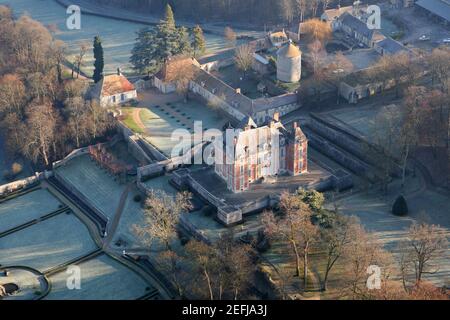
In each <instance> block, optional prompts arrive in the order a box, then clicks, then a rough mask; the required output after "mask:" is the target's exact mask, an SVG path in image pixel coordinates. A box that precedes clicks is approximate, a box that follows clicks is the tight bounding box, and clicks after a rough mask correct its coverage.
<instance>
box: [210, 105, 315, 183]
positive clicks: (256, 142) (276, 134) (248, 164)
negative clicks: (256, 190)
mask: <svg viewBox="0 0 450 320" xmlns="http://www.w3.org/2000/svg"><path fill="white" fill-rule="evenodd" d="M242 127H243V129H239V130H236V131H234V143H231V144H230V143H229V144H226V145H225V146H224V153H223V157H224V161H223V162H222V163H217V161H216V164H215V172H216V173H217V174H218V175H219V176H220V177H221V178H222V179H224V180H225V182H226V183H227V186H228V189H229V190H231V191H233V192H241V191H244V190H247V189H248V188H249V186H250V184H251V183H252V182H254V181H256V180H258V179H261V178H267V177H276V176H277V175H279V174H283V173H288V174H290V175H299V174H302V173H304V172H306V171H307V170H308V140H307V138H306V136H305V134H304V133H303V131H302V130H301V128H300V127H299V126H298V125H297V123H296V122H294V123H293V125H292V126H291V128H289V129H287V128H285V127H284V126H283V124H282V123H281V122H280V121H279V116H278V114H277V113H276V114H275V115H274V118H273V119H272V120H271V121H269V123H268V124H267V125H264V126H261V127H258V126H257V125H256V124H255V122H254V121H253V120H252V119H251V118H249V117H247V118H246V119H245V120H244V122H243V125H242ZM226 157H229V158H228V159H230V160H228V161H227V160H226Z"/></svg>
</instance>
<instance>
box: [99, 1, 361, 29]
mask: <svg viewBox="0 0 450 320" xmlns="http://www.w3.org/2000/svg"><path fill="white" fill-rule="evenodd" d="M96 1H97V2H99V3H102V4H107V5H111V4H112V5H116V6H120V7H124V8H127V9H131V10H136V11H137V10H138V11H139V12H142V11H147V12H149V13H151V14H155V13H161V12H163V11H164V8H165V6H166V5H167V4H170V5H171V6H173V8H174V10H175V12H176V14H177V16H178V17H180V18H183V19H190V20H194V21H198V22H204V21H214V20H220V21H227V22H241V23H246V24H248V23H253V24H256V25H265V24H276V23H283V24H286V23H292V22H294V21H296V20H301V21H303V19H305V18H307V17H316V16H317V15H318V14H320V13H321V12H323V10H324V9H325V8H328V7H330V6H331V5H334V6H335V5H337V4H338V3H340V4H341V5H345V4H351V3H352V1H345V0H342V1H339V0H335V1H333V0H276V1H274V0H246V1H240V0H211V1H205V0H171V1H167V0H131V1H130V0H96Z"/></svg>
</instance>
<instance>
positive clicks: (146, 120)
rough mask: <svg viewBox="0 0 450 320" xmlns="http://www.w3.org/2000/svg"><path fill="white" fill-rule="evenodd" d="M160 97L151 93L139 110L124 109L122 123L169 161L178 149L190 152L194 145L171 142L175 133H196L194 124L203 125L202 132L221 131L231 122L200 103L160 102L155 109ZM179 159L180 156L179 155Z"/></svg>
mask: <svg viewBox="0 0 450 320" xmlns="http://www.w3.org/2000/svg"><path fill="white" fill-rule="evenodd" d="M155 96H156V99H158V94H157V93H154V92H151V93H147V94H145V95H143V96H142V99H141V101H140V102H139V107H138V108H134V107H127V108H124V109H123V110H124V111H123V114H124V116H125V119H124V120H123V123H124V124H125V125H126V126H127V127H129V128H130V129H131V130H133V131H134V132H136V133H140V134H142V135H143V137H144V138H145V139H146V140H147V141H148V142H149V143H150V144H152V145H153V146H155V147H156V148H157V149H158V150H159V151H161V152H162V153H163V154H165V155H166V156H168V157H170V156H171V154H172V150H173V148H174V147H175V146H178V147H182V148H190V147H191V146H192V142H191V141H185V142H184V144H181V145H180V142H179V141H178V139H176V140H172V133H173V132H174V130H176V129H184V130H187V131H186V132H188V133H190V134H193V133H194V122H195V121H201V125H202V128H201V130H203V131H205V130H207V129H211V128H215V129H219V130H221V129H222V127H223V126H224V125H225V124H226V123H227V120H228V118H227V117H226V116H224V115H222V114H221V113H219V112H218V111H216V110H214V109H213V108H212V107H209V106H206V105H205V104H204V103H203V102H200V101H199V100H197V99H190V100H189V101H188V102H186V103H184V102H183V101H180V100H178V101H173V100H169V101H167V102H166V101H161V102H163V103H161V104H158V105H155V104H154V103H152V102H153V101H154V99H153V98H154V97H155ZM177 155H178V154H177Z"/></svg>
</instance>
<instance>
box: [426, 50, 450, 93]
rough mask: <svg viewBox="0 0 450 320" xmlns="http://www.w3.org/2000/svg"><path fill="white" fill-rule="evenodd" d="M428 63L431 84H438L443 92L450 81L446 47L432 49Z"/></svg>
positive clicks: (449, 56) (448, 58) (449, 62)
mask: <svg viewBox="0 0 450 320" xmlns="http://www.w3.org/2000/svg"><path fill="white" fill-rule="evenodd" d="M429 63H430V71H431V76H432V81H433V83H435V82H438V83H440V84H441V85H442V90H443V91H444V92H445V91H446V90H447V89H448V87H449V79H450V49H449V48H446V47H439V48H436V49H434V50H433V51H432V53H431V55H430V57H429Z"/></svg>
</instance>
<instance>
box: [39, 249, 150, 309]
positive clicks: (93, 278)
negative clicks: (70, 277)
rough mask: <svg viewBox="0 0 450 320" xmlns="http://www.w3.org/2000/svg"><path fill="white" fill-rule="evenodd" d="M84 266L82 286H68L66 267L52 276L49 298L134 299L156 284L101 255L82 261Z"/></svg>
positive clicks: (82, 267) (81, 266) (81, 264)
mask: <svg viewBox="0 0 450 320" xmlns="http://www.w3.org/2000/svg"><path fill="white" fill-rule="evenodd" d="M78 267H80V269H81V274H82V279H81V289H80V290H69V289H68V288H67V284H66V282H67V274H66V273H65V272H64V271H62V272H59V273H56V274H54V275H51V276H50V277H49V279H50V281H51V283H52V290H51V292H50V293H49V295H48V296H47V297H46V298H45V299H48V300H68V299H69V300H131V299H137V298H140V297H142V296H144V295H145V294H147V293H149V292H150V291H152V290H154V288H152V287H150V286H148V285H147V284H146V283H145V282H144V281H143V280H142V279H141V278H140V277H139V276H138V275H137V274H135V273H134V272H132V271H130V270H129V269H128V268H127V267H125V266H124V265H122V264H121V263H120V262H118V261H116V260H114V259H113V258H110V257H108V256H107V255H100V256H97V257H95V258H93V259H90V260H88V261H85V262H82V263H80V264H78Z"/></svg>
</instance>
